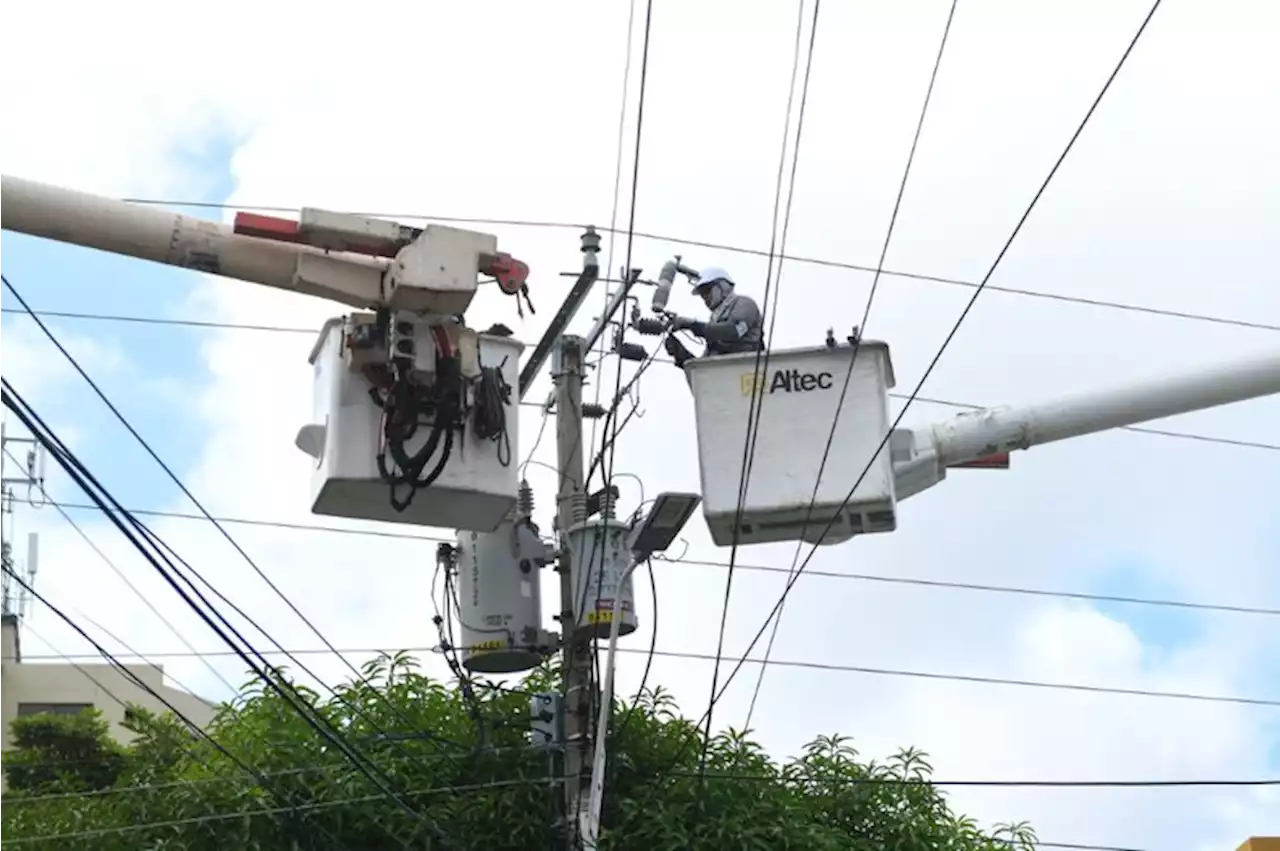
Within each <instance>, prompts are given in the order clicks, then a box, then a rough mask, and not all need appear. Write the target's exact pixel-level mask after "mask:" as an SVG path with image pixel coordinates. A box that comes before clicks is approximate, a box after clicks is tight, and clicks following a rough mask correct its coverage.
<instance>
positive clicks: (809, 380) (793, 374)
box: [738, 369, 832, 396]
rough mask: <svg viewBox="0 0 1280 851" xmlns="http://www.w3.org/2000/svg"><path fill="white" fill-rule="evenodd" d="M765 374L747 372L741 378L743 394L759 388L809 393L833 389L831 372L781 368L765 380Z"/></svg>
mask: <svg viewBox="0 0 1280 851" xmlns="http://www.w3.org/2000/svg"><path fill="white" fill-rule="evenodd" d="M764 378H765V376H763V375H760V374H759V373H754V372H752V373H747V374H746V375H743V376H742V377H741V378H739V380H738V381H739V384H740V386H741V387H742V395H743V396H751V395H753V394H754V393H755V392H756V390H757V389H763V390H764V392H767V393H777V392H779V391H781V392H783V393H808V392H809V391H811V390H829V389H831V383H832V382H831V373H829V372H801V371H800V370H798V369H779V370H777V371H776V372H774V373H773V375H772V376H769V378H768V384H767V385H766V384H765V382H764Z"/></svg>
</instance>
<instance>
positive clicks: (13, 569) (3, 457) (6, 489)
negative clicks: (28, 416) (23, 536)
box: [0, 423, 45, 619]
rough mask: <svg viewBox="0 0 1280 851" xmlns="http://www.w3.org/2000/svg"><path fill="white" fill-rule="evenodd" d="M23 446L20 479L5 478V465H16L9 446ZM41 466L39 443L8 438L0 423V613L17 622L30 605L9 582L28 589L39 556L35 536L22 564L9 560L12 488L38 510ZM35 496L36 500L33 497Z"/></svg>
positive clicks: (25, 595)
mask: <svg viewBox="0 0 1280 851" xmlns="http://www.w3.org/2000/svg"><path fill="white" fill-rule="evenodd" d="M15 443H20V444H26V445H27V453H26V459H25V462H23V471H22V475H19V476H13V477H9V476H7V475H5V468H6V467H7V466H8V465H7V464H6V463H5V462H6V461H9V460H13V461H17V460H18V459H17V458H16V457H15V456H14V454H13V452H12V451H11V450H10V448H9V446H10V444H15ZM44 465H45V454H44V447H42V446H41V445H40V444H39V442H37V441H36V440H34V439H33V438H30V437H13V436H11V435H9V433H8V430H7V429H6V428H5V425H4V423H0V558H2V559H3V563H4V571H3V574H2V575H0V582H2V585H0V610H2V611H3V614H4V615H5V616H6V617H8V616H9V615H12V616H14V617H15V618H18V619H21V618H22V617H23V616H24V615H25V614H26V610H27V606H28V604H29V603H30V602H31V599H30V595H29V594H28V593H27V591H26V589H25V588H19V589H17V590H16V593H15V589H14V585H15V584H16V583H15V582H14V581H13V577H14V574H18V575H19V576H21V577H22V580H23V581H24V582H26V583H27V585H28V586H31V585H32V584H34V582H35V578H36V571H37V570H38V569H39V555H40V536H39V535H37V534H36V533H35V532H31V533H29V534H28V535H27V557H26V559H25V561H24V562H23V563H22V564H21V565H19V564H16V563H15V562H14V558H13V535H14V512H13V508H14V502H15V500H16V495H15V493H14V486H15V485H16V486H19V487H25V488H26V489H27V494H26V501H27V503H28V504H30V505H32V506H35V507H39V506H41V505H43V504H44V501H45V500H44ZM36 493H38V494H39V497H38V500H37V499H36V498H33V496H34V495H35V494H36Z"/></svg>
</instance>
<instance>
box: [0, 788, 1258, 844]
mask: <svg viewBox="0 0 1280 851" xmlns="http://www.w3.org/2000/svg"><path fill="white" fill-rule="evenodd" d="M677 774H678V776H687V774H684V773H677ZM706 777H707V778H708V779H713V780H715V779H721V780H735V781H756V780H760V781H775V782H777V781H779V780H781V778H778V777H768V776H762V777H752V776H749V775H729V774H707V775H706ZM548 782H551V781H548V780H547V779H546V778H516V779H512V780H492V781H488V782H485V783H470V784H458V785H453V786H437V787H434V788H429V789H416V790H413V791H410V792H408V793H406V794H407V795H408V796H410V797H424V796H428V795H439V794H455V795H456V794H466V793H470V792H485V791H490V790H495V789H511V788H517V787H526V786H540V785H545V784H547V783H548ZM840 782H841V784H844V783H846V782H847V783H848V785H862V784H864V783H867V784H870V783H881V784H884V783H889V782H894V781H890V780H875V781H872V780H867V781H863V780H861V779H852V778H851V779H850V780H849V781H840ZM897 782H899V783H901V782H902V781H897ZM910 782H913V781H908V783H910ZM1275 782H1276V781H1257V782H1249V781H1243V782H1238V783H1230V784H1220V783H1212V782H1210V783H1190V784H1176V785H1196V786H1201V785H1255V786H1256V785H1264V784H1265V785H1270V784H1272V783H1275ZM919 783H920V785H925V784H926V783H927V784H928V785H932V786H939V785H953V786H954V785H1000V786H1003V785H1007V784H1005V783H1001V782H998V781H996V782H993V783H986V782H983V781H972V782H965V781H950V782H947V781H943V782H932V781H919ZM1032 785H1044V784H1039V783H1034V782H1033V784H1032ZM1051 785H1058V784H1051ZM1103 785H1111V784H1103ZM1159 785H1169V784H1159ZM384 797H385V796H383V795H361V796H357V797H349V798H340V799H337V800H332V801H316V802H313V803H308V804H300V805H298V806H297V807H264V808H250V809H245V810H238V811H235V812H227V813H209V814H207V815H202V816H191V817H189V818H182V819H170V820H167V821H156V822H146V823H142V824H132V825H124V826H120V827H108V828H97V829H93V830H82V831H74V832H68V833H58V834H49V835H44V836H33V837H22V838H19V839H5V840H4V844H6V845H24V844H30V843H33V842H52V841H54V840H61V841H69V840H73V839H91V838H99V837H103V836H116V835H122V834H126V833H136V832H139V831H146V830H156V829H160V828H174V827H185V826H188V825H193V824H208V823H210V822H216V821H227V820H232V819H243V818H256V817H261V816H276V815H286V814H290V813H293V812H299V811H302V812H311V811H316V810H323V809H331V808H333V807H344V806H350V805H353V804H368V803H376V802H378V801H381V800H382V799H383V798H384ZM1035 845H1036V847H1044V848H1064V849H1076V850H1077V851H1142V849H1136V848H1121V847H1118V846H1111V845H1083V844H1076V843H1064V842H1041V841H1036V843H1035Z"/></svg>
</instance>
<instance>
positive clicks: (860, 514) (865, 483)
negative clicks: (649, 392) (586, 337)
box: [685, 340, 896, 546]
mask: <svg viewBox="0 0 1280 851" xmlns="http://www.w3.org/2000/svg"><path fill="white" fill-rule="evenodd" d="M854 353H855V350H854V348H852V347H850V346H842V347H837V348H832V347H827V346H820V347H814V348H805V349H790V350H785V351H774V352H770V353H769V354H768V356H767V358H768V362H767V364H766V362H765V356H764V355H761V356H759V364H758V365H757V355H756V354H755V353H754V352H751V353H745V354H736V355H722V356H717V357H709V358H698V359H696V360H692V361H690V362H689V363H688V364H687V365H686V366H685V369H686V371H687V373H688V375H689V377H690V385H691V386H692V388H693V398H694V410H695V418H696V422H697V430H698V465H699V468H700V472H701V476H702V506H703V514H704V515H705V516H706V519H707V527H708V528H709V529H710V531H711V538H712V540H714V541H715V543H716V544H717V545H718V546H731V545H732V544H733V543H734V538H735V536H734V525H735V519H738V518H737V514H738V494H739V490H740V486H741V481H742V479H741V477H742V471H743V460H744V448H745V442H746V436H747V421H748V415H749V413H750V412H751V410H752V400H753V397H754V396H755V394H756V393H757V392H758V393H760V394H762V396H763V398H762V399H761V400H760V401H759V403H758V405H759V407H758V413H759V429H758V431H757V436H756V440H755V450H754V453H753V455H752V462H751V467H750V478H749V479H748V482H747V491H746V498H745V500H744V501H743V504H742V513H741V517H740V519H738V523H737V526H738V535H737V543H738V544H740V545H743V544H764V543H772V542H778V541H797V540H804V541H808V542H810V543H822V544H836V543H840V542H842V541H846V540H848V539H849V538H850V537H852V536H853V535H858V534H865V533H871V532H891V531H893V529H894V528H895V526H896V511H895V496H894V477H893V463H892V460H891V458H890V452H889V446H888V443H887V442H886V443H885V445H884V446H883V447H880V444H881V441H883V440H884V437H885V435H886V434H887V433H888V431H889V403H888V390H889V388H891V387H893V384H894V378H893V365H892V363H891V361H890V359H889V347H888V346H887V345H886V344H885V343H883V342H880V341H876V340H864V341H862V342H861V343H860V344H859V345H858V346H857V349H856V358H855V357H854ZM851 365H852V374H850V366H851ZM757 366H758V367H759V372H757V371H756V369H757ZM846 375H847V376H849V385H848V391H847V392H846V393H845V394H844V402H843V404H842V405H841V404H840V395H841V389H842V387H843V386H844V382H845V376H846ZM837 414H838V419H837ZM833 421H835V423H836V426H835V432H834V435H832V430H831V429H832V422H833ZM829 436H830V452H828V453H826V455H827V457H826V463H825V464H824V463H823V454H824V452H825V450H826V447H827V444H828V437H829ZM878 447H879V448H878ZM819 469H821V470H822V477H821V480H820V481H819V478H818V471H819ZM864 471H865V476H864V475H863V473H864ZM860 476H861V477H862V481H861V483H860V484H859V485H858V487H857V489H856V490H855V491H854V492H853V494H852V496H850V494H849V491H850V489H851V488H853V486H854V483H855V482H856V481H858V479H859V477H860ZM815 484H816V486H817V487H816V492H815ZM824 532H825V534H824ZM819 539H820V540H819Z"/></svg>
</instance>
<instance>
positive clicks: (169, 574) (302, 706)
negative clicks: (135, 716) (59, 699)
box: [0, 276, 447, 841]
mask: <svg viewBox="0 0 1280 851" xmlns="http://www.w3.org/2000/svg"><path fill="white" fill-rule="evenodd" d="M0 280H3V276H0ZM4 284H5V285H6V286H8V287H9V289H10V291H11V292H13V293H14V295H15V296H17V297H18V298H19V300H21V296H19V295H18V294H17V292H16V290H14V288H13V287H12V285H11V284H9V282H8V281H7V280H4ZM46 333H47V331H46ZM54 343H55V345H58V348H59V349H60V350H61V351H62V352H63V353H64V354H67V353H66V350H65V349H63V348H62V347H61V345H60V344H59V343H58V342H57V340H56V338H54ZM67 357H68V358H70V355H69V354H68V355H67ZM72 364H73V365H74V366H75V367H76V369H77V370H78V371H79V372H80V373H81V375H82V376H84V377H85V378H86V380H87V381H89V383H90V385H91V386H93V387H94V389H95V390H97V389H98V388H97V385H95V384H93V382H92V380H91V379H89V378H88V376H87V375H85V374H84V371H83V370H82V369H81V368H80V366H79V364H78V363H76V362H75V360H74V359H72ZM0 384H3V385H4V387H3V401H4V405H5V406H6V407H8V408H9V409H10V410H11V411H13V412H14V414H15V415H17V417H18V419H19V420H20V421H21V422H22V425H23V427H24V428H26V429H27V430H28V431H29V432H30V433H31V434H32V435H33V437H35V438H36V439H37V440H38V441H39V442H40V443H41V444H42V445H43V446H44V447H45V449H46V450H48V451H49V452H50V454H52V455H53V457H54V460H55V461H56V462H57V463H58V465H59V466H60V467H62V469H63V471H64V472H66V473H67V475H68V476H70V477H71V478H72V480H73V481H74V482H75V483H76V484H77V486H79V487H80V488H81V490H83V491H84V492H85V493H86V494H87V495H88V496H89V498H90V499H91V500H93V501H94V502H95V504H97V505H98V507H99V508H101V509H103V510H104V511H106V512H107V515H108V517H109V518H110V519H111V521H112V523H114V524H115V526H116V527H117V528H118V529H119V530H120V532H121V533H122V534H123V535H124V536H125V537H126V539H128V541H129V542H130V544H132V545H133V547H134V548H135V549H137V551H138V552H139V553H140V554H141V555H142V556H143V557H144V558H146V559H147V561H148V562H150V564H151V566H152V567H153V568H154V569H155V570H156V572H157V573H159V574H160V575H161V577H162V578H164V580H165V581H166V582H167V583H168V584H169V586H170V587H171V588H172V589H173V590H174V591H175V592H176V593H177V594H178V595H179V596H180V597H181V598H182V600H183V602H185V603H186V604H187V605H188V606H189V607H190V608H191V609H192V611H194V612H195V613H196V614H197V616H199V617H200V619H201V620H202V621H204V623H205V624H206V625H207V626H208V627H209V628H210V629H211V630H213V632H214V633H215V634H216V635H217V636H218V637H219V638H220V639H222V641H223V642H224V643H225V644H226V645H227V646H228V647H230V648H231V649H232V650H233V651H235V654H236V655H237V656H238V657H239V658H240V659H241V660H242V661H243V662H244V663H245V664H247V665H248V666H249V668H250V669H251V670H252V671H253V673H254V675H255V676H256V677H258V679H259V680H260V681H262V682H263V683H264V684H265V685H266V686H267V687H269V688H270V689H272V690H273V691H274V692H275V693H276V694H278V695H279V696H280V697H281V698H282V699H283V700H284V701H285V703H287V704H289V707H290V708H291V709H292V710H293V711H294V713H296V714H297V715H298V717H299V718H301V719H302V721H303V722H304V723H305V724H306V725H307V726H308V727H310V728H311V729H312V730H314V731H315V732H316V733H318V734H319V735H320V737H321V738H322V739H324V740H325V741H327V742H328V743H329V744H331V745H333V746H335V747H336V748H337V749H338V750H339V751H340V752H341V753H342V754H343V755H344V756H345V757H346V758H347V759H348V760H350V762H351V764H352V765H353V766H354V767H355V768H356V769H357V770H358V771H359V772H360V773H361V774H363V775H364V776H365V777H366V778H368V779H369V781H370V782H371V783H372V784H373V785H374V786H376V787H377V788H378V789H380V790H382V791H383V792H384V793H385V794H386V795H387V796H388V797H389V798H390V799H392V800H393V801H395V802H396V803H397V805H398V806H399V807H400V808H401V809H402V810H403V811H404V812H405V813H407V814H408V815H409V816H411V817H412V818H414V819H415V820H417V821H418V822H420V823H421V824H422V825H423V826H425V827H426V828H427V829H428V830H430V831H431V832H432V833H433V834H434V835H435V836H436V837H438V838H439V839H441V840H442V841H447V837H446V836H445V835H444V833H443V832H442V831H441V830H440V828H439V826H438V825H437V824H436V823H435V822H434V821H433V820H431V819H430V818H427V817H426V816H425V815H423V814H422V813H419V812H417V811H416V810H414V809H413V807H411V806H410V805H409V803H408V802H407V801H406V800H405V799H404V798H402V797H400V796H399V795H398V794H397V793H396V792H395V791H394V790H393V789H392V787H391V785H390V784H391V779H390V778H389V777H387V776H386V775H385V774H383V773H382V772H381V771H380V770H379V769H377V768H376V767H375V766H372V764H371V763H369V762H368V761H367V760H366V759H365V758H364V757H363V756H361V755H360V754H359V753H358V751H357V750H356V749H355V748H353V747H352V746H351V744H350V743H349V742H348V741H347V740H346V738H345V737H344V736H343V735H342V733H341V732H340V731H339V730H338V728H337V727H336V726H335V725H334V724H333V723H332V722H331V721H330V719H328V718H327V717H326V716H325V715H323V714H321V713H319V712H317V711H316V709H315V707H314V706H313V705H312V704H311V703H310V702H309V701H308V700H307V699H306V698H304V697H303V696H302V695H301V694H300V693H299V692H298V690H297V689H296V687H295V686H294V685H293V684H292V683H290V682H288V681H287V680H285V679H284V678H283V677H281V676H279V674H278V672H275V671H271V672H269V666H267V665H266V664H265V662H266V660H265V658H264V657H263V656H262V655H261V654H260V653H258V652H257V650H256V649H255V648H254V647H253V645H252V644H250V643H249V641H248V640H247V639H246V638H245V637H244V636H243V635H242V634H241V633H240V631H239V630H237V629H236V628H235V627H234V626H232V625H231V622H230V621H229V620H227V618H226V617H225V616H224V615H223V614H222V613H221V612H219V611H218V610H217V609H216V607H214V606H213V604H211V603H210V602H209V600H208V598H206V597H205V596H204V595H203V594H202V593H201V592H200V590H199V589H198V588H196V587H195V583H194V582H193V581H192V579H191V576H195V577H196V578H197V579H200V581H201V582H202V583H203V584H204V585H205V587H207V588H208V589H209V590H210V591H212V592H213V593H214V594H215V595H217V596H218V597H219V599H221V600H222V601H223V602H224V603H226V604H227V605H228V606H230V607H231V608H232V609H233V610H235V611H236V613H237V614H239V615H240V616H241V617H242V618H244V619H245V620H246V621H247V622H249V623H250V624H252V625H253V626H254V627H256V628H257V630H258V632H259V633H261V634H262V635H263V636H264V637H265V638H267V640H269V641H271V642H272V643H273V644H275V645H276V646H277V647H280V644H279V642H277V641H275V639H273V638H272V637H271V636H270V635H269V634H268V633H267V632H266V630H264V629H263V628H262V627H261V625H259V624H258V623H257V622H256V621H254V620H253V618H251V617H249V616H248V615H247V614H246V613H245V612H244V610H243V609H241V608H239V607H238V606H236V605H235V604H234V603H232V602H231V601H230V600H229V599H227V597H226V596H225V595H223V594H221V593H220V592H219V591H218V590H217V589H216V588H214V587H213V586H212V585H211V584H210V583H209V582H208V580H207V579H205V578H204V577H203V576H201V575H200V573H199V572H198V571H196V570H195V569H194V568H193V567H192V566H191V565H190V564H189V563H187V562H186V561H185V560H184V559H183V558H182V557H181V556H179V555H178V554H177V553H176V552H174V551H173V549H172V548H171V547H169V546H168V545H167V544H165V542H164V541H163V540H161V539H160V538H159V537H158V536H157V535H155V533H154V532H152V531H151V530H150V529H148V528H147V527H146V526H145V525H143V524H141V523H139V522H138V520H137V519H136V518H134V517H131V516H128V515H125V516H124V517H123V519H122V518H121V516H120V515H121V514H122V513H123V509H122V506H121V505H120V503H119V502H118V501H117V500H116V499H115V497H114V496H113V495H112V494H111V493H110V491H108V490H107V489H106V488H105V487H104V486H103V485H102V483H101V482H100V481H98V479H97V478H96V477H95V476H94V475H93V473H92V472H90V471H89V469H88V468H87V467H85V465H84V464H83V463H82V462H81V461H80V460H79V459H78V458H77V457H76V455H75V453H74V452H72V451H71V450H70V449H68V448H67V446H66V444H65V443H64V442H63V441H62V440H61V439H59V438H58V437H57V435H56V434H54V432H53V431H52V429H50V428H49V426H48V424H47V423H45V422H44V420H43V419H42V418H41V417H40V415H39V414H38V413H36V411H35V410H34V409H33V408H32V407H31V406H30V405H29V404H27V402H26V401H25V400H24V399H23V398H22V396H21V394H20V393H18V391H17V390H16V389H15V388H14V387H13V386H12V385H11V384H10V383H9V380H8V379H5V378H0ZM98 393H99V395H101V391H100V390H98ZM107 404H108V405H110V402H108V403H107ZM113 410H115V409H114V408H113ZM108 502H110V503H111V506H112V509H113V510H108V507H107V503H108ZM126 521H127V523H126ZM130 526H132V527H133V528H132V529H130ZM134 530H136V531H137V532H138V533H141V535H142V537H143V538H145V539H146V541H147V543H149V544H150V545H151V546H152V547H153V548H154V549H155V553H152V552H151V551H149V550H148V549H147V547H146V546H145V545H144V544H143V541H142V540H141V539H140V538H139V537H138V536H137V535H136V534H135V533H134ZM166 552H167V553H168V555H166ZM157 556H158V557H157ZM169 556H172V557H173V559H174V560H176V561H177V562H179V563H181V564H182V565H183V567H184V568H186V571H187V574H188V575H183V574H181V573H179V572H178V570H177V568H176V566H175V565H174V564H173V562H172V561H170V560H169ZM162 560H163V561H164V562H165V564H162V563H161V561H162ZM6 570H7V568H6ZM178 578H182V579H183V580H185V582H186V584H187V586H188V587H189V588H190V589H191V592H192V593H194V595H195V597H196V598H198V599H199V601H200V602H199V603H197V602H196V600H195V599H193V597H192V596H191V594H188V593H187V591H185V590H184V589H183V588H182V587H181V585H180V583H179V582H178ZM26 587H27V588H28V591H29V592H30V593H32V595H33V596H34V597H36V599H39V600H40V601H41V602H42V603H44V605H45V606H47V607H49V608H51V609H54V607H53V606H52V605H51V604H50V603H49V602H48V600H46V599H44V598H42V597H40V596H39V595H37V594H35V592H34V591H33V590H32V589H30V587H29V586H26ZM201 603H202V604H203V608H202V607H201V605H200V604H201ZM54 610H55V611H57V610H56V609H54ZM62 617H63V618H64V619H65V620H67V623H68V624H69V625H71V626H72V627H73V628H75V629H77V631H78V632H79V633H80V634H81V636H82V637H84V638H85V639H86V640H88V641H90V643H92V644H93V645H94V647H95V649H97V650H98V652H99V654H101V655H103V656H107V655H108V654H107V653H106V651H105V650H104V649H103V648H102V646H101V645H99V644H97V642H95V641H93V639H91V638H89V636H88V635H87V634H86V633H85V632H84V631H83V629H81V628H79V627H78V626H77V625H76V624H75V623H74V622H73V621H71V620H70V619H68V618H66V616H62ZM215 618H216V619H217V621H220V622H221V626H219V624H218V623H216V622H215ZM232 635H234V636H235V640H233V639H232V637H231V636H232ZM236 640H238V641H239V642H240V643H239V644H237V643H236ZM321 640H322V641H324V639H323V636H321ZM324 643H325V644H326V646H330V647H331V646H332V645H330V644H329V643H328V642H327V641H325V642H324ZM241 645H243V647H242V646H241ZM250 653H253V654H255V656H256V657H257V659H258V662H260V663H261V664H258V663H257V662H255V661H254V659H251V658H250V656H249V654H250ZM336 655H337V656H338V658H339V659H340V660H341V659H342V658H343V657H342V655H341V654H340V653H339V654H336ZM289 658H290V660H291V661H293V662H294V663H295V664H297V665H298V667H299V668H301V669H302V670H303V671H306V672H307V673H308V674H310V675H311V676H312V677H314V678H315V679H316V680H317V682H319V683H321V684H322V685H324V682H323V680H320V678H319V677H316V676H315V674H314V673H313V672H312V671H310V670H309V669H308V668H307V667H306V666H305V665H303V664H302V663H301V662H300V661H299V660H298V659H297V658H295V657H289ZM122 670H123V669H122ZM352 670H355V669H354V668H352ZM130 673H131V672H130ZM357 676H359V674H358V673H357ZM361 682H366V683H367V681H365V680H364V679H363V678H361ZM138 683H139V684H141V681H140V680H139V681H138ZM146 690H147V691H150V692H152V694H153V695H154V691H152V690H151V689H150V688H147V689H146ZM329 690H330V692H331V693H332V694H333V695H334V696H335V697H336V698H338V699H339V700H340V701H342V702H343V703H344V704H346V705H347V706H348V707H350V708H351V709H352V711H353V712H355V713H356V714H358V715H360V716H361V717H362V718H364V719H365V720H366V721H368V722H369V723H370V725H371V726H373V727H374V728H375V729H378V726H377V724H376V722H374V721H373V719H371V718H369V717H368V715H367V714H365V713H364V712H363V711H361V710H360V709H359V707H357V706H356V705H355V704H352V703H351V702H350V701H349V700H347V698H346V697H345V696H344V695H343V694H342V693H341V692H339V691H337V690H335V689H332V688H330V689H329ZM155 696H156V697H157V699H159V700H160V701H161V702H163V703H165V704H166V706H168V705H169V704H168V702H167V701H165V700H164V698H163V697H160V696H158V695H155ZM384 699H386V698H385V697H384ZM387 702H388V704H390V701H389V700H388V701H387ZM392 708H393V710H394V709H395V707H394V705H392ZM210 742H211V743H212V742H213V740H212V739H210ZM222 750H223V752H224V753H226V755H227V756H230V754H229V753H227V752H226V750H225V748H224V749H222ZM246 768H247V766H246ZM388 833H391V831H390V830H389V829H388ZM392 836H393V837H395V838H397V839H399V837H396V836H395V834H394V833H392Z"/></svg>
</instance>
